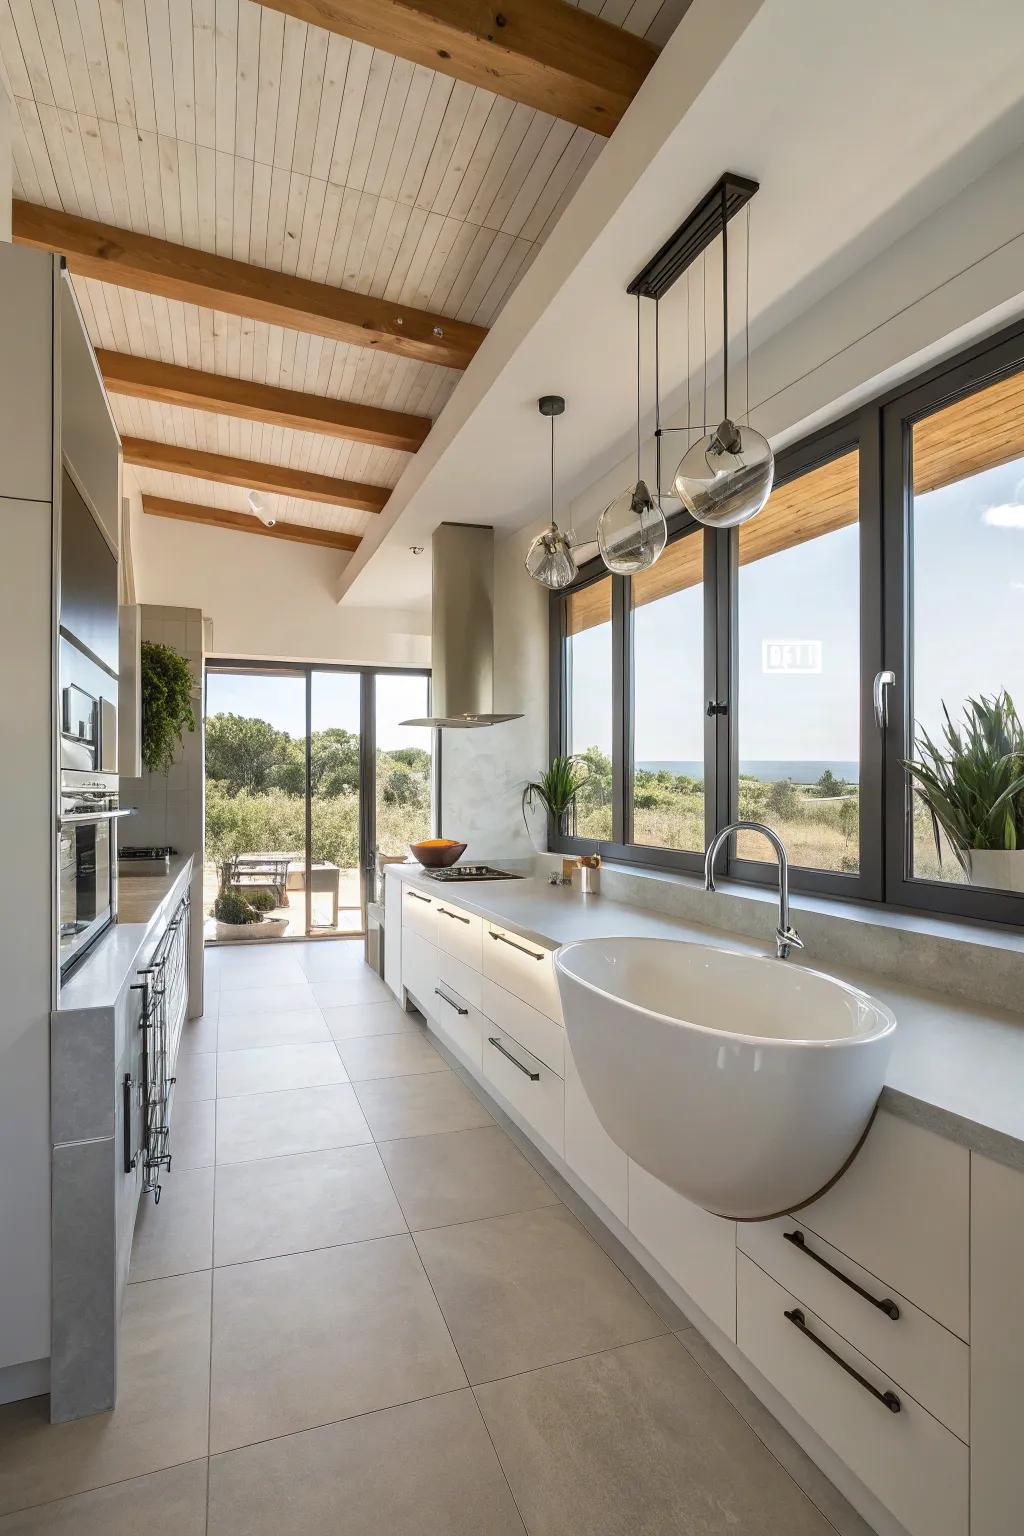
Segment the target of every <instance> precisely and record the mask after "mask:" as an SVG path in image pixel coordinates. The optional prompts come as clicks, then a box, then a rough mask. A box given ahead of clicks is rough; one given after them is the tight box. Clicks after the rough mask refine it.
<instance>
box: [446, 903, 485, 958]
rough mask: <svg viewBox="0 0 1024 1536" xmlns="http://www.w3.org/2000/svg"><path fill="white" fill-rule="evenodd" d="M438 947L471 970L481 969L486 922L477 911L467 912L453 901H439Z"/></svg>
mask: <svg viewBox="0 0 1024 1536" xmlns="http://www.w3.org/2000/svg"><path fill="white" fill-rule="evenodd" d="M436 905H437V947H438V949H443V950H444V951H445V952H446V953H447V954H449V955H454V956H455V959H456V960H461V961H462V963H463V965H468V966H469V968H470V970H472V971H479V969H480V946H481V944H482V943H483V931H484V922H483V918H482V917H477V915H476V913H475V912H465V911H463V909H462V908H461V907H457V906H456V905H455V903H454V902H452V901H438V902H437V904H436Z"/></svg>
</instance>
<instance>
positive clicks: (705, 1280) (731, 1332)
mask: <svg viewBox="0 0 1024 1536" xmlns="http://www.w3.org/2000/svg"><path fill="white" fill-rule="evenodd" d="M629 1230H630V1231H631V1232H632V1234H633V1236H634V1237H635V1238H636V1239H637V1240H638V1241H639V1242H641V1243H643V1245H644V1247H645V1248H646V1249H647V1252H648V1253H649V1254H650V1255H651V1257H652V1258H654V1259H657V1261H658V1263H659V1264H660V1265H661V1266H662V1268H663V1269H664V1270H666V1271H667V1273H668V1274H670V1275H671V1276H672V1279H673V1280H674V1281H675V1282H676V1284H677V1285H678V1286H680V1287H681V1288H682V1290H684V1291H685V1292H686V1294H687V1296H691V1297H692V1298H693V1300H694V1301H695V1302H696V1303H697V1305H698V1307H700V1309H701V1311H702V1312H705V1313H706V1314H707V1316H708V1317H710V1319H711V1321H712V1322H713V1323H714V1324H715V1325H716V1326H717V1327H719V1328H721V1330H722V1332H723V1333H724V1334H725V1336H726V1338H729V1339H732V1340H733V1341H735V1339H736V1223H735V1222H734V1221H728V1220H727V1219H726V1218H725V1217H724V1216H712V1214H711V1212H710V1211H705V1210H703V1209H702V1208H701V1207H700V1206H699V1205H691V1203H690V1201H689V1200H684V1199H683V1197H682V1195H679V1194H677V1193H676V1191H675V1190H674V1189H669V1187H668V1185H667V1184H663V1183H662V1182H661V1180H660V1179H656V1178H655V1177H654V1175H653V1174H650V1173H648V1172H647V1170H646V1168H641V1167H640V1166H639V1165H638V1164H637V1163H634V1162H633V1161H632V1159H630V1162H629Z"/></svg>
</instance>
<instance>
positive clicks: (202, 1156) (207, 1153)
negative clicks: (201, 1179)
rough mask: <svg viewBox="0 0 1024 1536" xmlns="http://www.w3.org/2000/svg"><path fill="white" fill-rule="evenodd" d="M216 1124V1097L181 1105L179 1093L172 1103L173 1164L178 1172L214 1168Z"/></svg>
mask: <svg viewBox="0 0 1024 1536" xmlns="http://www.w3.org/2000/svg"><path fill="white" fill-rule="evenodd" d="M216 1125H217V1105H216V1103H215V1101H214V1100H213V1099H204V1100H202V1101H201V1102H199V1103H192V1104H179V1102H178V1098H177V1094H175V1097H174V1100H173V1102H172V1104H171V1155H172V1158H173V1162H172V1164H171V1166H172V1168H173V1170H174V1172H175V1173H180V1172H181V1171H182V1170H183V1169H185V1168H212V1167H213V1160H214V1149H215V1133H216Z"/></svg>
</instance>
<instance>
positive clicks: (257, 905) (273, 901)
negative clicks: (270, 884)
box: [243, 886, 277, 915]
mask: <svg viewBox="0 0 1024 1536" xmlns="http://www.w3.org/2000/svg"><path fill="white" fill-rule="evenodd" d="M243 894H244V893H243ZM245 899H246V901H247V902H248V903H249V905H250V907H252V909H253V911H254V912H259V913H260V914H261V915H262V914H263V913H264V912H273V910H274V908H275V907H276V906H277V897H276V896H275V895H274V893H273V891H268V890H267V889H266V888H265V887H260V886H257V887H256V889H255V890H251V891H249V892H248V894H247V895H246V897H245Z"/></svg>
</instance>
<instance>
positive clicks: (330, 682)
mask: <svg viewBox="0 0 1024 1536" xmlns="http://www.w3.org/2000/svg"><path fill="white" fill-rule="evenodd" d="M206 689H207V692H206V712H207V714H208V715H216V714H221V713H223V714H235V715H252V716H255V717H257V718H258V719H260V720H266V721H267V722H268V723H269V724H270V725H272V726H274V727H275V728H276V729H277V730H279V731H287V732H288V734H289V736H295V737H300V738H301V737H302V736H304V735H305V731H306V680H305V678H304V677H302V676H299V677H282V676H281V674H280V673H278V672H273V671H271V672H258V673H249V674H245V673H228V672H209V673H208V674H207V684H206ZM311 702H312V723H313V729H314V731H323V730H328V729H330V728H331V727H332V726H341V727H342V728H343V729H344V730H346V731H352V732H353V733H355V734H358V732H359V728H360V727H359V674H358V673H357V672H314V673H313V694H312V701H311ZM426 712H427V679H426V678H425V677H423V676H417V675H414V674H410V673H404V672H398V673H393V672H378V674H377V746H378V747H379V748H381V750H383V751H385V752H387V751H391V750H392V749H394V748H396V747H423V748H425V749H426V751H428V752H429V751H430V748H431V732H430V730H429V729H427V728H417V727H415V726H402V725H400V724H399V722H400V721H402V720H408V719H410V718H413V717H415V716H417V715H424V714H426Z"/></svg>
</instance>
